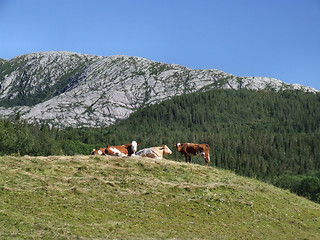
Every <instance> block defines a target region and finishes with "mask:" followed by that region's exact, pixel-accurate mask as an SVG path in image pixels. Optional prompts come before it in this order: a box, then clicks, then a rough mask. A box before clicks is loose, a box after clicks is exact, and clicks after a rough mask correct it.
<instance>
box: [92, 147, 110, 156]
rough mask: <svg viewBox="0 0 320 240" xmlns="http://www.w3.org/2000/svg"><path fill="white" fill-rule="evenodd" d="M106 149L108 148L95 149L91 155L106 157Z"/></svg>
mask: <svg viewBox="0 0 320 240" xmlns="http://www.w3.org/2000/svg"><path fill="white" fill-rule="evenodd" d="M106 149H107V148H99V149H97V150H96V149H93V150H92V152H91V155H106Z"/></svg>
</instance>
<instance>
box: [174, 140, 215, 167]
mask: <svg viewBox="0 0 320 240" xmlns="http://www.w3.org/2000/svg"><path fill="white" fill-rule="evenodd" d="M174 146H176V147H177V150H178V152H180V153H181V154H182V155H183V156H184V157H185V159H186V162H188V158H189V163H190V162H191V156H202V157H203V158H204V160H205V161H206V165H207V166H208V165H209V162H210V153H209V152H210V147H209V145H208V144H197V143H176V144H175V145H174Z"/></svg>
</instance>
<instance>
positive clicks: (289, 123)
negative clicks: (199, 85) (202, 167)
mask: <svg viewBox="0 0 320 240" xmlns="http://www.w3.org/2000/svg"><path fill="white" fill-rule="evenodd" d="M1 132H4V135H3V134H1ZM3 136H5V137H3ZM132 140H136V141H139V142H141V146H140V147H139V148H145V147H150V146H160V145H162V144H167V145H168V146H169V147H170V148H171V149H172V150H173V154H172V155H171V156H169V158H171V159H177V160H179V161H184V159H183V157H182V156H181V155H180V154H179V153H178V152H177V151H176V150H175V149H174V147H173V144H174V143H176V142H197V143H208V144H209V145H210V146H211V163H210V165H212V166H216V167H219V168H225V169H230V170H232V171H234V172H236V173H238V174H241V175H245V176H249V177H255V178H258V179H261V180H264V181H267V182H271V183H273V184H275V185H277V186H281V187H285V188H289V189H291V190H292V191H293V192H296V193H298V194H301V195H304V196H306V197H308V198H310V199H313V200H315V201H319V194H318V193H319V187H317V186H319V185H320V184H319V179H320V177H319V176H318V175H312V174H313V173H314V172H315V171H320V148H319V146H320V95H319V94H309V93H303V92H301V91H282V92H273V91H259V92H258V91H250V90H245V89H242V90H211V91H208V92H204V93H199V92H198V93H193V94H188V95H183V96H179V97H174V98H173V99H171V100H167V101H164V102H162V103H160V104H155V105H152V106H149V107H146V108H143V109H139V110H138V111H136V112H135V113H133V114H132V115H131V116H130V117H129V118H128V119H126V120H123V121H119V122H117V123H116V124H114V125H113V126H111V127H109V128H105V129H104V128H102V129H92V128H81V129H72V128H68V129H64V130H57V129H55V128H48V127H46V126H38V125H27V124H25V123H20V122H17V123H11V122H9V121H6V120H1V122H0V154H11V153H17V152H18V151H19V153H20V154H32V155H51V154H68V155H73V154H89V153H90V151H91V150H92V148H99V147H105V146H106V145H107V144H110V145H118V144H125V143H128V142H131V141H132ZM44 145H45V146H44ZM192 161H193V162H195V163H199V164H204V163H205V161H204V160H203V159H202V158H200V157H194V158H193V159H192Z"/></svg>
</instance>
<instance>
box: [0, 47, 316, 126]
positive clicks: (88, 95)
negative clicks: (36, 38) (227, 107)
mask: <svg viewBox="0 0 320 240" xmlns="http://www.w3.org/2000/svg"><path fill="white" fill-rule="evenodd" d="M0 84H1V88H0V106H2V107H1V108H0V111H1V114H2V115H3V116H5V117H8V116H14V115H15V114H16V113H17V112H20V115H21V116H22V118H24V119H27V120H28V121H29V122H43V121H44V122H47V123H51V124H54V125H56V126H60V127H67V126H72V127H81V126H91V127H99V126H108V125H110V124H112V123H114V122H115V121H116V120H117V119H123V118H126V117H128V116H129V115H130V114H131V113H132V112H134V111H135V110H136V109H138V108H139V107H141V106H144V105H148V104H152V103H157V102H160V101H162V100H164V99H168V98H170V97H172V96H176V95H181V94H184V93H191V92H195V91H205V90H207V89H212V88H226V89H229V88H233V89H240V88H248V89H255V90H259V89H275V90H280V89H303V90H304V91H312V92H316V90H315V89H312V88H310V87H303V86H301V85H289V84H286V83H283V82H281V81H279V80H276V79H272V78H264V77H236V76H233V75H231V74H227V73H224V72H222V71H219V70H192V69H189V68H186V67H183V66H178V65H173V64H165V63H158V62H153V61H150V60H147V59H143V58H138V57H128V56H120V55H117V56H111V57H101V56H91V55H85V54H78V53H72V52H63V51H61V52H41V53H32V54H27V55H22V56H18V57H15V58H13V59H11V60H9V61H1V62H0Z"/></svg>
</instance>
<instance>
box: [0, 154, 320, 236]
mask: <svg viewBox="0 0 320 240" xmlns="http://www.w3.org/2000/svg"><path fill="white" fill-rule="evenodd" d="M115 238H116V239H320V205H319V204H316V203H313V202H311V201H309V200H306V199H304V198H302V197H298V196H296V195H294V194H291V193H289V192H288V191H284V190H281V189H278V188H276V187H273V186H271V185H268V184H265V183H262V182H259V181H257V180H254V179H249V178H245V177H240V176H237V175H235V174H234V173H232V172H230V171H225V170H217V169H215V168H211V167H204V166H200V165H196V164H186V163H181V162H175V161H169V160H153V159H148V158H138V157H137V158H115V157H97V156H51V157H30V156H25V157H13V156H3V157H0V239H115Z"/></svg>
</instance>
